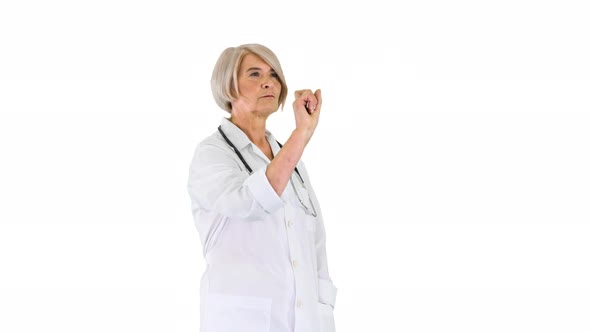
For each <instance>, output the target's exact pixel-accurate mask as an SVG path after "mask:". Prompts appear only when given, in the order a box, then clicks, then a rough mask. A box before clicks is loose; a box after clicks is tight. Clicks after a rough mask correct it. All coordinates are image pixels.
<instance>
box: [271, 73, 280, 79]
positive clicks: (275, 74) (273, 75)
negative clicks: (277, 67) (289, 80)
mask: <svg viewBox="0 0 590 332" xmlns="http://www.w3.org/2000/svg"><path fill="white" fill-rule="evenodd" d="M270 76H271V77H274V78H279V74H277V73H275V72H272V73H271V74H270Z"/></svg>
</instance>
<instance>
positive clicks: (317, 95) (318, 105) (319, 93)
mask: <svg viewBox="0 0 590 332" xmlns="http://www.w3.org/2000/svg"><path fill="white" fill-rule="evenodd" d="M314 96H315V98H316V101H317V103H316V105H315V107H314V108H313V110H314V111H315V110H318V111H319V110H320V109H321V108H322V90H320V89H317V90H315V93H314Z"/></svg>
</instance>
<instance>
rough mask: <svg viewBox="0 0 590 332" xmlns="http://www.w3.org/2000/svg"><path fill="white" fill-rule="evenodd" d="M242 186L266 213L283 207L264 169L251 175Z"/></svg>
mask: <svg viewBox="0 0 590 332" xmlns="http://www.w3.org/2000/svg"><path fill="white" fill-rule="evenodd" d="M244 184H245V186H246V187H247V188H248V189H249V190H250V192H252V195H253V196H254V199H255V200H256V201H257V202H258V204H260V206H262V208H263V209H264V211H266V212H267V213H272V212H274V211H276V210H278V209H280V208H281V207H282V206H283V201H282V200H281V198H280V197H279V195H277V193H276V192H275V190H274V189H273V188H272V186H271V185H270V182H268V178H267V177H266V167H264V168H262V169H259V170H257V171H256V172H254V173H252V174H251V175H250V177H248V179H246V182H245V183H244Z"/></svg>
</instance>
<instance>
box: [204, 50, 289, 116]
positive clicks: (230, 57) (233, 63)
mask: <svg viewBox="0 0 590 332" xmlns="http://www.w3.org/2000/svg"><path fill="white" fill-rule="evenodd" d="M250 53H251V54H254V55H257V56H258V57H260V58H261V59H262V60H264V61H265V62H266V63H267V64H268V65H269V66H270V67H271V68H272V69H274V71H275V72H276V73H277V75H278V76H279V77H278V78H279V82H280V83H281V94H280V95H279V106H280V107H281V109H282V108H283V107H284V106H285V100H286V99H287V82H286V81H285V75H284V74H283V69H282V68H281V63H280V62H279V59H278V58H277V56H276V55H275V54H274V53H273V52H272V51H271V50H270V49H269V48H268V47H266V46H263V45H260V44H244V45H240V46H237V47H228V48H226V49H225V50H224V51H223V52H222V53H221V55H220V56H219V59H217V63H216V64H215V68H213V74H212V75H211V91H212V92H213V98H214V99H215V102H216V103H217V105H219V107H221V108H222V109H223V110H225V111H227V112H229V113H231V109H232V105H231V102H232V100H233V99H236V98H238V95H239V93H240V90H239V89H238V70H239V69H240V64H241V63H242V59H243V58H244V56H245V55H246V54H250ZM232 88H233V89H232Z"/></svg>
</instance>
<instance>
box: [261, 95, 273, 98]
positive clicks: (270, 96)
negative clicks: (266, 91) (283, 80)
mask: <svg viewBox="0 0 590 332" xmlns="http://www.w3.org/2000/svg"><path fill="white" fill-rule="evenodd" d="M274 97H275V96H274V95H264V96H262V97H260V98H274Z"/></svg>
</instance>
